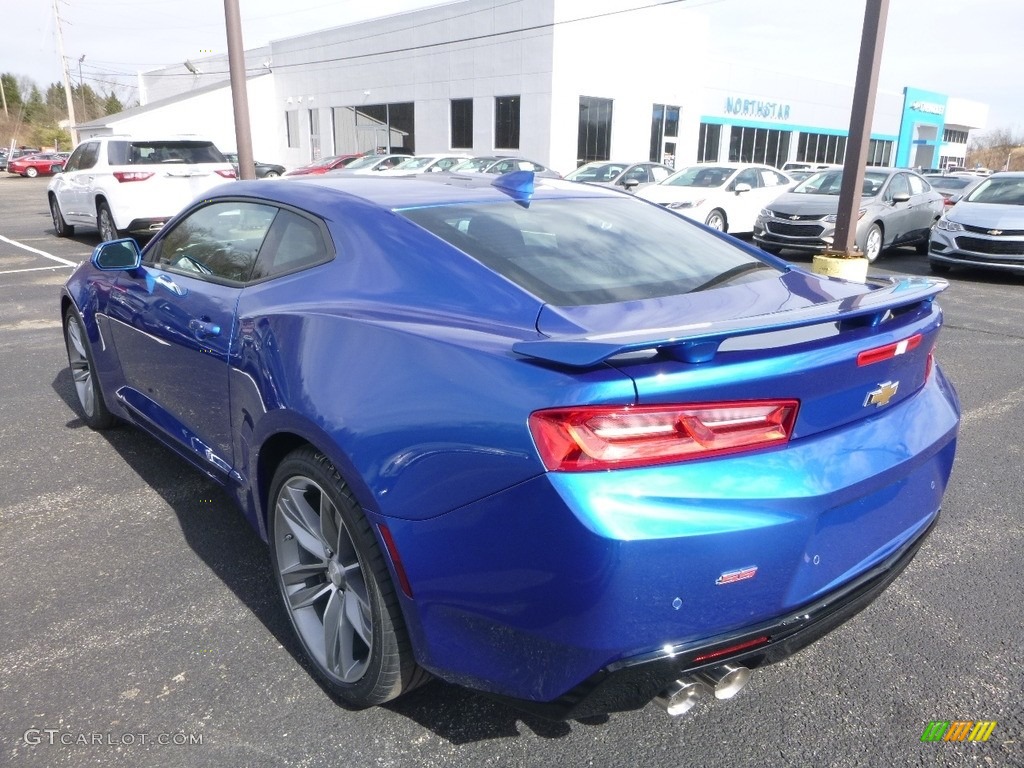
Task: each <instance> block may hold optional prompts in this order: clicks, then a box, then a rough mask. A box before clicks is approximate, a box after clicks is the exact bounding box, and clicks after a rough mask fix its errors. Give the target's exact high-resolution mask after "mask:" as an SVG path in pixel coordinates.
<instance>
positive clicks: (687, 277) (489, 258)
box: [399, 198, 778, 306]
mask: <svg viewBox="0 0 1024 768" xmlns="http://www.w3.org/2000/svg"><path fill="white" fill-rule="evenodd" d="M399 213H401V214H402V215H403V216H405V217H407V218H409V219H411V220H412V221H414V222H415V223H417V224H419V225H420V226H421V227H423V228H424V229H426V230H429V231H430V232H432V233H434V234H435V235H437V236H438V237H440V238H442V239H443V240H445V241H447V242H448V243H450V244H451V245H453V246H455V247H456V248H458V249H459V250H461V251H463V252H464V253H467V254H469V255H470V256H472V257H473V258H475V259H476V260H477V261H479V262H481V263H483V264H485V265H486V266H487V267H489V268H490V269H492V270H494V271H495V272H498V273H500V274H502V275H504V276H505V277H507V278H508V279H509V280H512V281H513V282H515V283H516V284H518V285H519V286H521V287H522V288H524V289H525V290H528V291H530V292H531V293H532V294H533V295H535V296H537V297H538V298H539V299H541V300H542V301H545V302H548V303H550V304H555V305H558V306H580V305H587V304H609V303H613V302H623V301H635V300H639V299H651V298H657V297H661V296H674V295H678V294H683V293H690V292H692V291H699V290H706V289H708V288H711V287H713V286H720V285H723V284H726V283H729V282H732V283H736V282H745V281H749V280H757V279H764V278H768V277H774V276H777V275H778V272H777V271H776V270H775V268H774V267H772V266H770V265H769V264H767V263H765V262H763V261H760V260H758V259H756V258H755V257H754V256H752V255H750V254H749V253H747V252H746V251H744V250H743V249H742V248H739V247H737V246H735V245H733V244H731V243H729V242H727V241H723V240H722V239H721V238H719V237H716V236H714V235H712V234H709V233H708V232H706V231H704V230H703V229H702V228H700V227H699V226H697V225H696V224H694V223H692V222H690V221H688V220H686V219H684V218H682V217H681V216H676V215H674V214H672V213H670V212H669V211H666V210H665V209H663V208H660V207H657V206H652V205H648V204H646V203H644V202H641V201H639V200H634V199H631V198H624V199H621V200H619V199H594V198H589V199H586V200H580V199H564V198H562V199H555V200H534V201H533V202H532V203H531V204H530V206H529V208H522V207H521V206H519V205H517V204H515V203H512V202H508V203H503V202H490V203H478V204H462V205H447V206H429V207H425V208H413V209H406V210H401V211H399Z"/></svg>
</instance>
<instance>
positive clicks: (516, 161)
mask: <svg viewBox="0 0 1024 768" xmlns="http://www.w3.org/2000/svg"><path fill="white" fill-rule="evenodd" d="M512 171H532V172H533V173H534V174H536V175H537V176H540V177H542V178H547V179H560V178H562V175H561V174H560V173H558V171H553V170H551V169H550V168H548V167H546V166H544V165H541V164H540V163H537V162H534V161H533V160H526V159H524V158H521V157H512V156H510V155H482V156H480V157H472V158H470V159H469V160H465V161H463V162H461V163H459V164H458V165H456V166H455V167H454V168H452V169H451V172H452V173H460V174H462V173H494V174H498V175H501V174H503V173H511V172H512Z"/></svg>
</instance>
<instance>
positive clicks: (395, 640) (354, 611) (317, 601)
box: [268, 446, 430, 708]
mask: <svg viewBox="0 0 1024 768" xmlns="http://www.w3.org/2000/svg"><path fill="white" fill-rule="evenodd" d="M269 501H270V504H269V519H268V528H269V539H270V557H271V562H272V564H273V568H274V573H275V575H276V581H277V586H278V591H279V593H280V595H281V599H282V601H283V602H284V607H285V612H286V613H287V614H288V619H289V621H290V622H291V624H292V629H294V631H295V634H296V636H297V637H298V638H299V642H300V643H301V644H302V648H303V651H304V652H305V654H306V657H307V658H308V659H309V660H310V661H311V662H312V666H313V669H314V671H315V672H316V674H317V676H318V677H319V678H320V680H321V681H322V682H323V683H324V684H325V685H326V686H327V688H329V689H330V690H331V691H332V692H333V693H334V694H335V695H337V696H338V697H339V698H341V699H342V700H344V701H345V703H347V704H348V705H350V706H352V707H357V708H365V707H372V706H374V705H376V704H383V703H384V702H386V701H390V700H391V699H394V698H396V697H397V696H400V695H401V694H402V693H404V692H406V691H409V690H411V689H412V688H415V687H416V686H418V685H420V684H422V683H424V682H426V681H427V680H429V679H430V675H429V673H427V672H426V671H424V670H422V669H420V668H419V667H418V666H417V665H416V661H415V659H414V658H413V653H412V645H411V643H410V642H409V637H408V634H407V633H406V629H405V620H404V618H403V617H402V611H401V607H400V606H399V602H398V595H397V593H396V592H395V588H394V585H393V584H392V582H391V577H390V574H389V572H388V567H387V564H386V561H385V559H384V556H383V554H382V553H381V551H380V548H379V547H378V546H377V541H376V538H375V537H374V534H373V529H372V528H371V526H370V523H369V521H368V520H367V519H366V516H365V515H364V514H363V512H362V510H361V509H360V508H359V504H358V503H357V502H356V500H355V499H354V498H353V496H352V492H351V491H350V490H349V487H348V485H347V484H346V483H345V481H344V480H342V479H341V475H340V474H339V473H338V470H337V469H335V467H334V465H333V464H331V462H330V460H329V459H328V458H327V457H326V456H324V455H323V454H322V453H320V452H319V451H316V450H314V449H313V448H312V447H309V446H307V447H305V448H301V449H299V450H297V451H294V452H293V453H291V454H289V455H288V456H287V457H285V459H284V461H282V462H281V464H280V466H279V467H278V468H277V471H276V472H275V473H274V480H273V483H272V485H271V489H270V497H269Z"/></svg>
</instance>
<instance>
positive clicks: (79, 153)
mask: <svg viewBox="0 0 1024 768" xmlns="http://www.w3.org/2000/svg"><path fill="white" fill-rule="evenodd" d="M99 155H100V145H99V142H97V141H87V142H86V143H85V144H79V145H78V148H77V149H76V150H75V151H74V152H72V153H71V157H69V158H68V162H67V164H66V165H65V166H64V172H65V173H69V172H70V171H84V170H87V169H89V168H92V167H93V166H94V165H96V159H97V158H98V157H99Z"/></svg>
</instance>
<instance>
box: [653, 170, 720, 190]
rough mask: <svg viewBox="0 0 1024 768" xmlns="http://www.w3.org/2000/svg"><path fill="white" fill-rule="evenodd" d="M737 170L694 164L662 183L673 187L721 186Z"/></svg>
mask: <svg viewBox="0 0 1024 768" xmlns="http://www.w3.org/2000/svg"><path fill="white" fill-rule="evenodd" d="M735 172H736V169H735V168H725V167H720V166H715V165H692V166H690V167H689V168H683V170H681V171H678V172H676V173H674V174H673V175H672V176H669V177H668V178H667V179H665V180H664V181H663V182H661V183H662V184H666V185H669V186H673V187H721V186H722V185H724V184H725V182H727V181H728V180H729V177H730V176H732V175H733V174H734V173H735Z"/></svg>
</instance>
